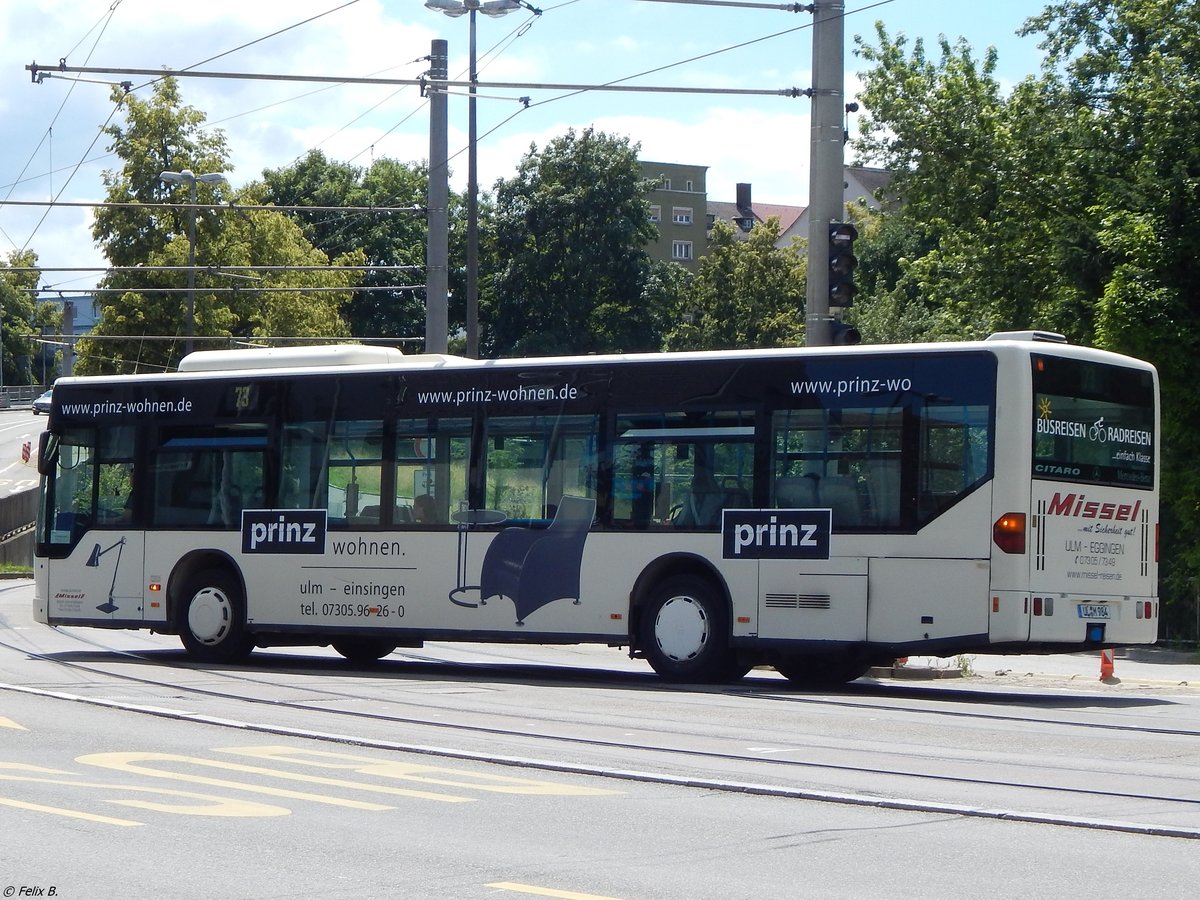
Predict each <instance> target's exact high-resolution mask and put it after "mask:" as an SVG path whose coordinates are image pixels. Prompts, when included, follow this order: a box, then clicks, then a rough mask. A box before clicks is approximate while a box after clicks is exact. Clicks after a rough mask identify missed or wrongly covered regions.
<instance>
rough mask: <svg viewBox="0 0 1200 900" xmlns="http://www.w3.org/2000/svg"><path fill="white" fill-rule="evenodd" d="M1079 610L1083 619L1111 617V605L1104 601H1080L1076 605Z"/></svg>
mask: <svg viewBox="0 0 1200 900" xmlns="http://www.w3.org/2000/svg"><path fill="white" fill-rule="evenodd" d="M1076 609H1078V610H1079V618H1081V619H1111V618H1112V616H1111V615H1110V614H1109V607H1108V606H1105V605H1104V604H1103V603H1080V604H1079V606H1077V607H1076Z"/></svg>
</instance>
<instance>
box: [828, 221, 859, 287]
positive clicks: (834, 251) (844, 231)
mask: <svg viewBox="0 0 1200 900" xmlns="http://www.w3.org/2000/svg"><path fill="white" fill-rule="evenodd" d="M857 237H858V229H857V228H855V227H854V226H853V225H851V224H850V223H849V222H831V223H830V225H829V305H830V307H835V306H837V307H842V308H845V307H847V306H850V305H851V304H852V303H853V302H854V295H855V294H857V293H858V288H856V287H855V286H854V270H855V268H857V267H858V259H857V258H856V257H855V256H854V240H855V238H857Z"/></svg>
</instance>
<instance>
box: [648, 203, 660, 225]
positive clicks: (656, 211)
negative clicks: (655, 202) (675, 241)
mask: <svg viewBox="0 0 1200 900" xmlns="http://www.w3.org/2000/svg"><path fill="white" fill-rule="evenodd" d="M650 221H651V222H661V221H662V207H661V206H651V207H650Z"/></svg>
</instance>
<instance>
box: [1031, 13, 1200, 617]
mask: <svg viewBox="0 0 1200 900" xmlns="http://www.w3.org/2000/svg"><path fill="white" fill-rule="evenodd" d="M1026 32H1027V33H1030V34H1033V33H1044V34H1045V35H1046V37H1045V40H1044V42H1043V43H1042V45H1041V46H1042V47H1043V48H1044V49H1045V50H1046V51H1047V58H1046V65H1047V67H1048V68H1049V69H1054V70H1062V71H1064V72H1065V81H1066V86H1067V90H1068V91H1069V92H1070V95H1071V96H1072V97H1073V98H1074V100H1075V102H1076V103H1077V105H1078V106H1079V107H1080V108H1084V109H1087V110H1089V111H1091V113H1092V119H1091V122H1092V128H1091V130H1090V132H1089V133H1088V145H1087V146H1088V148H1089V153H1088V160H1089V164H1090V165H1091V166H1092V167H1093V168H1094V170H1095V171H1096V172H1097V176H1098V177H1097V190H1096V194H1095V197H1094V199H1093V203H1094V206H1095V209H1096V211H1097V216H1098V219H1099V226H1098V228H1097V232H1096V238H1097V243H1098V247H1099V252H1100V254H1101V255H1102V256H1103V258H1104V261H1105V266H1106V277H1105V279H1104V281H1103V283H1102V285H1101V288H1100V291H1099V296H1098V298H1097V300H1098V303H1097V311H1096V336H1097V340H1098V342H1099V343H1101V344H1102V345H1103V346H1106V347H1109V348H1111V349H1115V350H1122V351H1125V352H1129V353H1133V354H1135V355H1138V356H1141V357H1143V358H1146V359H1149V360H1151V361H1152V362H1154V363H1155V364H1156V365H1157V366H1158V369H1159V374H1160V378H1161V382H1162V393H1163V435H1162V452H1163V477H1162V485H1163V502H1164V511H1163V517H1162V518H1163V535H1162V537H1163V544H1162V546H1163V551H1164V554H1163V558H1164V567H1163V575H1164V579H1163V580H1164V585H1163V594H1164V596H1166V597H1168V599H1169V600H1173V601H1174V602H1172V603H1171V604H1170V605H1169V607H1168V608H1169V610H1171V611H1172V613H1173V615H1174V616H1175V623H1176V624H1177V625H1178V626H1179V627H1186V626H1183V622H1191V621H1194V617H1193V615H1192V614H1191V613H1190V611H1188V613H1187V614H1186V615H1185V614H1184V609H1185V606H1186V605H1187V604H1185V602H1184V601H1185V600H1188V601H1191V602H1194V596H1195V594H1194V587H1193V585H1194V583H1195V580H1196V579H1197V578H1200V474H1198V473H1197V471H1196V467H1195V465H1194V462H1193V461H1194V460H1195V459H1196V457H1197V455H1200V408H1197V406H1196V404H1195V402H1194V399H1193V397H1194V393H1195V382H1196V377H1195V373H1196V364H1195V360H1196V358H1197V355H1198V354H1200V221H1198V220H1197V217H1196V215H1195V210H1196V208H1197V206H1198V205H1200V145H1198V143H1197V141H1196V135H1197V134H1200V6H1198V5H1197V4H1196V3H1195V2H1192V0H1087V2H1083V0H1071V2H1060V3H1055V4H1052V5H1050V6H1049V7H1047V9H1046V11H1045V12H1044V13H1043V14H1042V15H1040V16H1038V17H1036V18H1034V19H1031V20H1030V21H1029V23H1027V26H1026Z"/></svg>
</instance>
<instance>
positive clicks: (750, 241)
mask: <svg viewBox="0 0 1200 900" xmlns="http://www.w3.org/2000/svg"><path fill="white" fill-rule="evenodd" d="M778 240H779V220H778V219H777V218H771V219H768V220H767V221H766V222H764V223H762V224H761V225H757V226H755V227H754V228H753V229H752V230H751V231H750V233H749V234H748V235H745V236H743V235H742V232H741V231H739V230H738V229H736V228H734V227H733V225H732V224H730V223H729V222H717V223H715V224H714V225H713V227H712V229H711V230H710V232H709V243H708V251H707V252H706V253H705V254H704V256H702V257H701V258H700V271H699V272H698V273H697V274H696V277H695V279H694V280H693V281H692V283H691V286H690V289H689V290H687V291H686V292H685V293H684V294H683V295H682V297H680V299H679V300H678V301H677V302H678V304H679V307H678V308H679V314H678V315H677V317H676V322H675V324H674V325H673V326H672V327H671V328H670V329H669V330H668V331H667V333H666V336H665V344H666V347H667V349H669V350H720V349H732V348H744V347H781V346H788V345H792V346H795V345H798V344H803V343H804V300H805V297H804V294H805V272H806V269H807V266H806V263H805V261H804V257H803V256H802V255H801V254H800V253H798V252H797V251H796V249H795V248H794V247H793V248H787V249H780V248H778V247H776V246H775V244H776V242H777V241H778Z"/></svg>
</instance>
